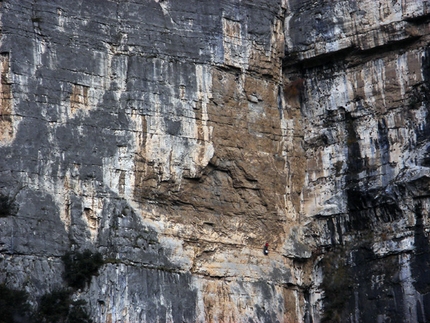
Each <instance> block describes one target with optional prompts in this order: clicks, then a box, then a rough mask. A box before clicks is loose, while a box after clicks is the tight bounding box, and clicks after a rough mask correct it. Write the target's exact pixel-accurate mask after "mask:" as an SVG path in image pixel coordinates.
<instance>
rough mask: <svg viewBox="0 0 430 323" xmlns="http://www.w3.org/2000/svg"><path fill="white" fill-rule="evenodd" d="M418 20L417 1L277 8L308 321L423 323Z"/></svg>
mask: <svg viewBox="0 0 430 323" xmlns="http://www.w3.org/2000/svg"><path fill="white" fill-rule="evenodd" d="M428 16H429V12H428V7H427V4H426V2H425V1H360V2H359V1H339V2H336V3H333V2H330V1H320V2H318V4H316V3H311V2H299V1H290V2H289V3H288V9H287V13H286V26H285V30H286V35H285V37H286V50H287V54H286V57H285V59H284V67H285V69H284V75H285V79H284V81H285V80H286V79H290V84H291V83H292V80H294V77H295V78H297V77H300V78H301V79H302V80H303V83H304V86H303V92H302V96H301V101H300V105H299V104H297V105H296V106H294V105H293V104H290V105H289V106H288V104H287V109H290V110H297V109H300V113H297V114H296V115H297V118H299V119H300V125H297V126H296V127H295V129H296V130H295V131H297V132H298V133H302V134H303V141H302V143H303V150H302V154H303V157H302V158H303V159H304V160H305V165H306V166H305V167H301V168H296V169H295V170H291V171H292V172H295V173H300V172H302V174H303V177H304V181H303V186H302V188H303V189H302V191H301V194H302V195H301V204H300V205H301V207H302V212H303V213H302V214H303V216H304V217H305V219H306V221H307V222H308V224H306V225H305V226H304V228H305V233H304V236H307V237H308V238H309V240H310V241H311V242H310V244H314V246H315V248H316V249H314V252H313V256H312V257H314V258H313V259H312V258H311V259H312V260H311V259H310V262H312V263H313V266H314V267H313V280H312V282H311V283H310V284H309V297H310V299H311V301H310V305H311V306H310V307H309V314H310V316H311V317H312V318H313V321H327V322H347V321H348V322H394V321H396V322H426V321H428V320H429V319H430V318H429V312H428V305H429V301H430V299H429V280H428V261H429V253H428V243H429V241H428V237H427V231H428V214H427V213H428V211H427V209H428V203H429V200H428V176H429V168H428V166H429V164H428V162H427V155H428V146H429V142H428V138H429V137H428V131H427V128H428V108H429V101H428V99H429V97H428V94H429V83H428V81H429V79H428V75H427V74H428V73H427V71H428V68H429V66H428V62H429V50H428V33H429V29H428V26H429V25H428ZM298 30H300V31H301V32H299V33H298V32H297V31H298ZM290 92H291V89H290ZM287 94H288V93H287ZM293 119H294V120H296V119H295V118H293ZM298 123H299V122H297V124H298ZM306 231H307V232H306ZM317 251H318V252H317Z"/></svg>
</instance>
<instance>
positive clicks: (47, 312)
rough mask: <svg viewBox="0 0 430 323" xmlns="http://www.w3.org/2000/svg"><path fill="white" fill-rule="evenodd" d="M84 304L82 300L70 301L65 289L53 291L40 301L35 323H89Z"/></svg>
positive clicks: (68, 293)
mask: <svg viewBox="0 0 430 323" xmlns="http://www.w3.org/2000/svg"><path fill="white" fill-rule="evenodd" d="M85 304H86V302H85V301H83V300H78V301H72V299H71V295H70V292H69V291H68V290H66V289H60V290H56V291H53V292H52V293H49V294H45V295H43V296H42V298H41V299H40V304H39V309H38V312H37V314H36V319H37V322H41V323H91V322H92V321H91V319H90V317H89V315H88V313H87V312H86V310H85V307H84V305H85Z"/></svg>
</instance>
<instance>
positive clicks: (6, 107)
mask: <svg viewBox="0 0 430 323" xmlns="http://www.w3.org/2000/svg"><path fill="white" fill-rule="evenodd" d="M13 136H14V129H13V114H12V87H11V83H10V81H9V54H8V53H1V54H0V142H6V143H7V142H10V141H11V140H12V139H13Z"/></svg>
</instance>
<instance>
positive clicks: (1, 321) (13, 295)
mask: <svg viewBox="0 0 430 323" xmlns="http://www.w3.org/2000/svg"><path fill="white" fill-rule="evenodd" d="M27 299H28V295H27V293H26V292H25V291H21V290H15V289H11V288H8V287H6V285H5V284H0V323H18V322H29V317H30V306H29V305H28V303H27Z"/></svg>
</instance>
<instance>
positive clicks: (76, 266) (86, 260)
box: [62, 249, 103, 289]
mask: <svg viewBox="0 0 430 323" xmlns="http://www.w3.org/2000/svg"><path fill="white" fill-rule="evenodd" d="M62 259H63V263H64V269H65V273H64V279H65V280H66V282H67V284H68V285H69V286H70V287H73V288H76V289H78V288H80V289H83V288H85V286H86V284H87V283H88V284H89V283H90V282H91V277H92V276H95V275H97V274H98V270H99V268H100V267H101V266H102V265H103V257H102V255H101V254H100V253H98V252H96V253H92V252H91V251H90V250H88V249H86V250H84V252H82V253H80V252H68V253H66V254H65V255H64V256H63V257H62Z"/></svg>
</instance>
